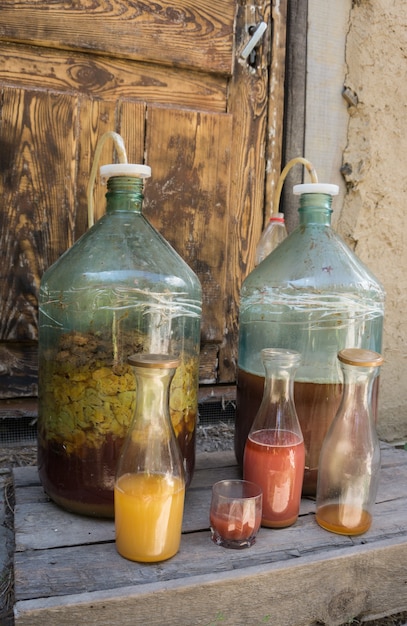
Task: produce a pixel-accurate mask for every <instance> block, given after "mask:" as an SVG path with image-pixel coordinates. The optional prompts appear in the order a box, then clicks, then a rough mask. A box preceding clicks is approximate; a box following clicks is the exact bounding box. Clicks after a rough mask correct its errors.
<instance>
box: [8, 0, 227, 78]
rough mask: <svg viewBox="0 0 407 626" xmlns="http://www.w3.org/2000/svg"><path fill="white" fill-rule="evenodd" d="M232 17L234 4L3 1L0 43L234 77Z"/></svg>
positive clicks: (207, 0) (203, 0)
mask: <svg viewBox="0 0 407 626" xmlns="http://www.w3.org/2000/svg"><path fill="white" fill-rule="evenodd" d="M234 17H235V2H234V0H233V1H232V0H194V1H193V2H191V1H190V0H178V1H177V2H176V3H174V2H167V1H166V0H164V1H162V0H158V1H156V2H154V3H152V4H151V3H146V2H131V3H128V2H123V1H122V0H111V1H110V2H108V3H104V2H97V3H96V4H95V3H93V2H90V1H87V0H80V1H78V2H74V3H66V2H52V3H51V4H49V3H44V2H36V1H35V0H22V1H21V0H20V1H19V2H16V0H3V2H2V7H1V24H0V38H1V39H3V40H8V41H18V42H22V43H31V44H35V45H37V46H45V47H55V48H62V49H72V50H82V51H92V52H94V53H100V54H107V55H109V56H117V57H123V58H128V59H135V60H142V61H149V62H158V63H161V64H166V65H174V66H179V67H189V68H196V69H200V70H202V69H204V70H205V71H207V72H213V73H223V74H230V73H231V70H232V62H233V49H234V48H233V43H234V41H233V33H234V29H233V27H234ZM22 24H24V28H21V25H22ZM45 24H46V29H44V25H45Z"/></svg>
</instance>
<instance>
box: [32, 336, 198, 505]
mask: <svg viewBox="0 0 407 626" xmlns="http://www.w3.org/2000/svg"><path fill="white" fill-rule="evenodd" d="M143 351H145V339H144V338H143V337H142V336H138V337H137V340H135V334H134V333H133V334H132V336H131V337H129V338H128V341H127V343H126V342H124V344H122V346H121V354H122V355H124V357H125V356H129V355H130V354H134V353H137V352H143ZM47 356H48V355H47V353H46V352H44V353H43V354H42V360H43V362H42V363H41V364H40V372H41V379H40V407H41V408H40V415H39V423H38V467H39V474H40V478H41V482H42V484H43V487H44V489H45V491H46V493H47V494H48V495H49V496H50V498H51V499H52V500H54V502H56V503H57V504H59V505H61V506H62V507H63V508H65V509H67V510H70V511H73V512H75V513H80V514H83V515H92V516H96V517H113V514H114V507H113V499H114V498H113V494H114V479H115V470H116V463H117V459H118V456H119V453H120V450H121V447H122V445H123V442H124V438H125V436H126V433H127V430H128V428H129V426H130V423H131V420H132V417H133V412H134V407H135V397H136V393H137V390H136V384H135V379H134V375H133V372H132V369H131V367H130V366H129V365H127V364H117V363H116V364H115V359H114V358H113V356H112V347H111V342H109V340H108V338H106V337H105V338H103V337H102V336H101V335H97V334H95V333H92V332H88V333H82V332H78V331H71V332H69V333H65V334H62V335H61V336H60V338H59V343H58V347H57V350H56V352H55V351H53V354H52V355H51V356H50V358H47ZM124 357H122V358H121V359H120V361H121V362H122V361H124ZM180 359H181V365H180V367H179V368H178V369H177V372H176V374H175V376H174V379H173V383H172V386H171V392H170V414H171V421H172V424H173V427H174V432H175V436H176V437H177V440H178V442H179V445H180V448H181V453H182V455H183V458H184V467H185V474H186V483H187V485H189V483H190V481H191V479H192V475H193V471H194V463H195V426H196V414H197V389H198V385H197V380H198V357H197V356H191V355H189V354H188V355H180Z"/></svg>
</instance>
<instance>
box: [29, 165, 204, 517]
mask: <svg viewBox="0 0 407 626" xmlns="http://www.w3.org/2000/svg"><path fill="white" fill-rule="evenodd" d="M101 174H102V176H103V177H104V178H105V179H107V194H106V212H105V214H104V215H103V217H102V218H101V219H100V220H99V221H97V222H96V224H94V225H93V226H92V227H91V228H90V229H89V230H88V231H87V232H86V233H85V234H84V235H83V236H82V237H81V238H80V239H79V240H78V241H77V242H76V243H75V244H74V245H73V246H72V247H71V248H70V249H69V250H67V252H65V253H64V254H63V255H62V256H61V257H60V258H59V259H58V260H57V261H56V263H54V265H52V267H50V268H49V269H48V270H47V271H46V272H45V274H44V276H43V278H42V281H41V287H40V298H39V388H40V391H39V422H38V463H39V473H40V477H41V481H42V484H43V486H44V488H45V490H46V492H47V493H48V495H49V496H50V497H51V498H52V499H53V500H54V501H55V502H56V503H58V504H60V505H61V506H63V507H65V508H66V509H68V510H71V511H74V512H77V513H82V514H86V515H94V516H107V517H109V516H113V512H114V509H113V493H114V479H115V469H116V463H117V459H118V457H119V454H120V450H121V447H122V444H123V441H124V439H125V437H126V434H127V431H128V428H129V425H130V423H131V420H132V417H133V412H134V407H135V397H136V393H137V390H136V383H135V377H134V374H133V371H132V368H131V366H130V365H129V364H128V357H129V356H130V355H134V354H138V353H160V354H169V355H172V356H173V357H175V358H178V359H179V361H180V364H179V367H178V368H177V371H176V374H175V376H174V379H173V381H172V385H171V392H170V414H171V421H172V424H173V427H174V431H175V435H176V437H177V439H178V442H179V445H180V448H181V452H182V456H183V460H184V468H185V475H186V482H187V484H188V483H189V482H190V480H191V478H192V474H193V471H194V462H195V425H196V416H197V397H198V360H199V345H200V320H201V308H202V295H201V286H200V282H199V280H198V278H197V276H196V275H195V274H194V272H193V271H192V270H191V269H190V267H188V265H187V264H186V263H185V262H184V260H183V259H182V258H181V257H180V256H179V255H178V254H177V252H176V251H175V250H174V249H173V248H172V247H171V245H170V244H169V243H168V242H167V241H166V240H165V239H164V238H163V237H162V236H161V235H160V233H158V232H157V230H156V229H155V228H154V227H153V226H152V225H151V224H150V223H149V222H148V221H147V219H146V218H145V217H144V216H143V214H142V201H143V184H144V178H146V177H148V176H149V175H150V168H149V167H147V166H144V165H133V164H127V163H125V164H122V163H119V164H114V165H107V166H103V167H102V168H101Z"/></svg>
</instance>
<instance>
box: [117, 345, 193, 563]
mask: <svg viewBox="0 0 407 626" xmlns="http://www.w3.org/2000/svg"><path fill="white" fill-rule="evenodd" d="M128 363H129V365H131V366H132V368H133V371H134V374H135V378H136V389H137V393H136V406H135V412H134V417H133V421H132V424H131V427H130V429H129V432H128V435H127V437H126V440H125V443H124V445H123V449H122V451H121V454H120V457H119V461H118V465H117V470H116V480H115V487H114V512H115V532H116V548H117V551H118V552H119V554H121V555H122V556H123V557H125V558H127V559H130V560H131V561H141V562H157V561H164V560H166V559H169V558H171V557H172V556H174V555H175V554H176V553H177V552H178V550H179V546H180V542H181V530H182V517H183V511H184V497H185V474H184V468H183V463H182V456H181V451H180V448H179V445H178V443H177V440H176V438H175V434H174V431H173V426H172V423H171V419H170V414H169V391H170V384H171V380H172V378H173V376H174V374H175V370H176V368H177V367H178V365H179V363H180V361H179V359H177V358H175V357H172V356H168V355H163V354H136V355H133V356H131V357H129V359H128Z"/></svg>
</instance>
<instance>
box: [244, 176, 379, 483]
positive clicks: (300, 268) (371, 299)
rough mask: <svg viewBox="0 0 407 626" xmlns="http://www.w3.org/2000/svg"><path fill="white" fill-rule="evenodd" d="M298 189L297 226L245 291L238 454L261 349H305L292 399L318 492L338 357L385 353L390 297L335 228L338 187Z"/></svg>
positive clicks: (254, 403)
mask: <svg viewBox="0 0 407 626" xmlns="http://www.w3.org/2000/svg"><path fill="white" fill-rule="evenodd" d="M294 190H295V193H297V194H300V196H301V197H300V207H299V216H300V223H299V225H298V227H297V228H296V229H295V230H294V231H293V232H292V233H291V234H290V235H289V236H288V237H287V238H286V239H284V241H283V242H282V243H280V245H279V246H278V247H277V248H276V249H275V250H274V251H273V252H271V254H269V256H267V257H266V258H265V259H264V261H263V262H262V263H260V265H258V266H257V267H256V268H255V269H254V270H253V271H252V272H251V273H250V274H249V276H248V277H247V278H246V279H245V280H244V282H243V285H242V289H241V301H240V311H239V347H238V373H237V414H236V429H235V451H236V457H237V460H238V462H239V463H240V464H242V462H243V451H244V446H245V442H246V438H247V435H248V433H249V430H250V428H251V425H252V423H253V420H254V417H255V415H256V413H257V411H258V408H259V406H260V402H261V399H262V396H263V387H264V371H263V365H262V363H261V358H260V353H261V350H262V348H265V347H274V348H285V349H289V350H295V351H298V352H300V354H301V364H300V366H299V368H298V370H297V374H296V378H295V383H294V399H295V406H296V410H297V414H298V418H299V420H300V425H301V430H302V433H303V436H304V442H305V449H306V463H305V464H306V468H305V473H304V484H303V494H308V495H315V492H316V485H317V474H318V459H319V453H320V450H321V446H322V442H323V440H324V437H325V435H326V433H327V430H328V428H329V425H330V424H331V422H332V420H333V418H334V416H335V413H336V411H337V408H338V406H339V402H340V400H341V396H342V375H341V371H340V367H339V365H338V359H337V354H338V352H339V350H341V349H343V348H346V347H358V348H365V349H369V350H373V351H376V352H380V351H381V344H382V328H383V315H384V299H385V294H384V290H383V287H382V286H381V284H380V283H379V282H378V281H377V279H376V278H375V277H374V276H373V275H372V273H371V272H370V271H369V270H368V268H367V267H366V266H365V265H364V264H363V263H362V262H361V261H360V260H359V259H358V258H357V256H356V255H355V254H354V253H353V252H352V250H350V248H349V247H348V246H347V245H346V244H345V243H344V242H343V241H342V239H341V238H340V237H339V236H338V235H337V234H336V233H335V232H334V231H333V229H332V227H331V223H330V222H331V213H332V208H331V203H332V195H335V194H336V193H337V192H338V187H336V186H335V185H326V184H321V183H309V184H306V185H298V186H296V187H295V188H294ZM378 381H379V379H378V378H376V381H375V386H374V390H373V410H374V412H376V407H377V388H378Z"/></svg>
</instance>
